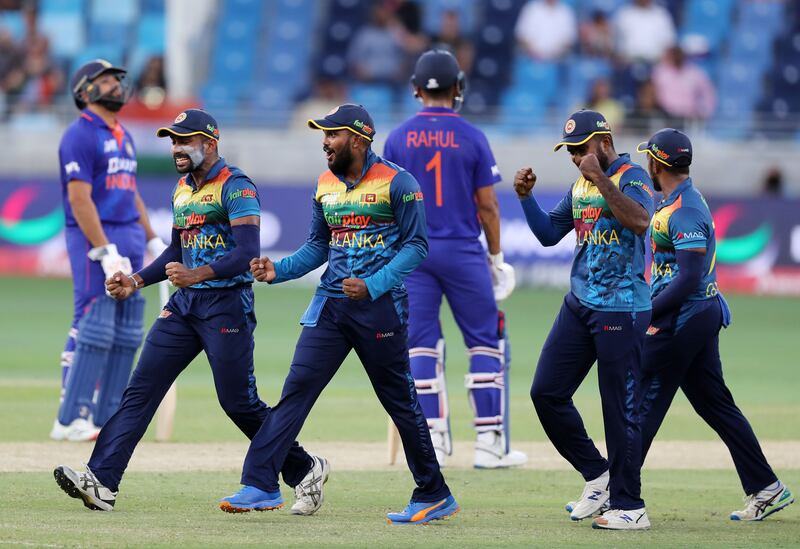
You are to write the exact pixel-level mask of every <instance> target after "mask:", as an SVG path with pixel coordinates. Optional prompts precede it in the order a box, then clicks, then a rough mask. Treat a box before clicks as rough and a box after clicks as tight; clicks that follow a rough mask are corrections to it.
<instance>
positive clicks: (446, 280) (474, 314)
mask: <svg viewBox="0 0 800 549" xmlns="http://www.w3.org/2000/svg"><path fill="white" fill-rule="evenodd" d="M406 288H407V289H408V303H409V307H408V346H409V347H410V349H411V373H412V375H413V376H414V379H415V380H417V382H418V383H419V384H420V385H418V387H419V388H420V389H421V390H422V388H423V387H425V386H426V385H430V384H431V382H432V381H433V380H437V379H438V378H439V377H441V375H440V373H439V372H438V371H437V368H441V367H443V365H444V364H443V362H444V361H443V360H442V358H443V357H439V356H437V352H436V347H437V342H438V341H439V340H440V339H441V338H442V327H441V323H440V322H439V312H440V309H441V306H442V297H446V298H447V303H448V304H449V305H450V309H451V310H452V312H453V317H454V318H455V321H456V324H458V327H459V329H460V330H461V334H462V335H463V337H464V343H465V344H466V346H467V352H468V354H469V374H468V376H467V380H468V383H467V385H468V387H470V401H471V403H472V405H473V408H474V412H475V421H474V426H475V428H476V429H477V430H478V431H486V430H504V429H507V428H508V421H507V417H506V415H507V410H506V409H505V403H504V394H503V391H505V390H507V387H505V380H506V378H507V374H506V372H505V367H506V366H508V364H507V363H506V360H505V357H504V356H503V352H502V351H501V350H500V349H499V340H500V339H503V337H504V335H501V334H498V313H497V303H496V302H495V300H494V292H493V290H492V280H491V275H490V273H489V265H488V262H487V260H486V251H485V250H484V249H483V246H482V245H481V243H480V241H478V239H477V238H474V239H441V238H440V239H436V238H432V239H430V240H429V243H428V256H427V257H426V258H425V261H423V262H422V263H421V264H420V266H419V267H417V269H416V270H414V271H413V272H412V273H411V274H409V275H408V277H406ZM435 383H436V384H437V385H443V383H442V384H440V383H438V382H435ZM501 387H502V389H501ZM421 392H422V393H423V394H420V395H419V399H420V404H421V405H422V410H423V412H424V413H425V417H426V418H428V419H429V420H432V422H431V424H430V425H431V427H432V428H434V430H437V429H436V428H435V425H436V420H444V421H449V418H448V417H447V416H448V413H447V410H448V404H447V402H446V398H447V397H446V391H445V389H444V387H442V386H439V387H438V391H421Z"/></svg>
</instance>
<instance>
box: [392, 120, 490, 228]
mask: <svg viewBox="0 0 800 549" xmlns="http://www.w3.org/2000/svg"><path fill="white" fill-rule="evenodd" d="M383 156H384V158H386V159H387V160H389V161H391V162H394V163H395V164H398V165H400V166H402V167H403V168H405V169H406V170H408V171H409V172H411V174H413V175H414V177H415V178H416V179H417V181H418V182H419V185H420V188H421V189H422V194H423V195H424V196H425V216H426V218H427V223H428V237H429V238H477V237H478V236H479V235H480V232H481V228H480V222H479V220H478V212H477V206H476V204H475V192H476V191H477V190H478V189H479V188H480V187H485V186H488V185H494V184H495V183H498V182H499V181H500V180H501V177H500V171H499V170H498V169H497V165H496V163H495V159H494V156H493V155H492V151H491V149H490V148H489V142H488V141H487V139H486V136H485V135H484V134H483V132H481V131H480V130H479V129H477V128H476V127H475V126H473V125H472V124H470V123H469V122H467V121H466V120H464V119H463V118H461V117H460V116H459V115H458V114H457V113H456V112H454V111H453V110H452V109H448V108H444V107H426V108H424V109H423V110H422V111H420V112H419V113H417V115H416V116H414V117H412V118H410V119H409V120H407V121H406V122H404V123H403V124H401V125H400V126H398V127H397V128H395V129H394V130H393V131H392V132H391V133H390V134H389V136H388V137H387V138H386V145H385V146H384V152H383Z"/></svg>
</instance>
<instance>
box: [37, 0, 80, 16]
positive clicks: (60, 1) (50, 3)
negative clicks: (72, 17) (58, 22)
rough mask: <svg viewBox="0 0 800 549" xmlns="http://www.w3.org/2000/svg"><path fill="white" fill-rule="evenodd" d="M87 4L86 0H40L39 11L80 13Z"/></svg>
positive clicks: (41, 12)
mask: <svg viewBox="0 0 800 549" xmlns="http://www.w3.org/2000/svg"><path fill="white" fill-rule="evenodd" d="M85 6H86V0H40V1H39V13H40V14H43V13H60V14H64V13H68V14H80V13H83V11H84V9H85Z"/></svg>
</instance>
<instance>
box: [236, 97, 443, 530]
mask: <svg viewBox="0 0 800 549" xmlns="http://www.w3.org/2000/svg"><path fill="white" fill-rule="evenodd" d="M308 124H309V127H311V128H318V129H321V130H323V131H324V137H323V140H322V149H323V151H324V152H325V154H326V156H327V160H328V168H329V169H328V170H326V171H325V172H324V173H323V174H322V175H320V177H319V180H318V182H317V188H316V191H315V194H314V198H313V201H312V220H311V228H310V232H309V236H308V240H307V241H306V243H305V244H304V245H303V246H302V247H301V248H300V249H299V250H297V251H296V252H295V253H294V254H292V255H290V256H289V257H286V258H284V259H282V260H280V261H278V262H275V263H273V262H272V261H271V260H270V259H269V258H266V257H265V258H261V259H254V260H253V262H252V264H251V269H252V271H253V273H254V274H255V276H256V279H257V280H259V281H262V282H269V283H272V284H276V283H279V282H284V281H287V280H292V279H295V278H298V277H301V276H303V275H305V274H306V273H308V272H310V271H312V270H314V269H316V268H317V267H320V266H321V265H323V264H324V263H325V262H327V263H328V267H327V269H326V270H325V273H324V274H323V275H322V280H321V282H320V285H319V287H318V289H317V291H316V294H315V295H314V297H313V298H312V299H311V303H310V305H309V306H308V309H307V310H306V312H305V313H304V314H303V317H302V318H301V320H300V324H301V325H302V326H303V330H302V332H301V333H300V339H299V340H298V342H297V347H296V349H295V354H294V358H293V360H292V365H291V368H290V370H289V375H288V376H287V378H286V381H285V383H284V386H283V393H282V394H281V399H280V401H279V402H278V404H277V405H276V406H275V407H274V408H273V409H272V413H271V414H270V415H269V416H268V417H267V419H266V421H264V425H263V426H262V427H261V430H260V431H259V432H258V434H257V435H256V437H255V438H254V439H253V441H252V442H251V443H250V449H249V450H248V451H247V457H246V458H245V461H244V470H243V472H242V484H243V485H244V487H243V488H242V489H241V490H240V491H239V492H237V493H236V494H234V495H232V496H228V497H226V498H224V499H223V500H222V502H221V504H220V507H221V508H222V509H223V510H224V511H228V512H237V511H248V510H250V509H272V508H275V507H278V506H280V504H281V502H282V501H283V500H282V497H281V493H280V491H279V489H278V473H279V472H280V465H281V463H282V462H283V458H284V456H285V455H286V452H287V450H288V449H289V447H290V445H291V444H292V441H293V440H294V437H295V436H297V434H298V433H299V432H300V429H301V428H302V427H303V423H304V422H305V419H306V417H307V416H308V414H309V412H310V411H311V407H312V406H313V405H314V402H315V401H316V400H317V398H318V397H319V395H320V393H321V392H322V390H323V389H324V388H325V386H326V385H327V384H328V382H329V381H330V380H331V378H333V376H334V374H335V373H336V371H337V370H338V369H339V366H341V364H342V362H343V361H344V359H345V357H346V356H347V355H348V353H349V352H350V351H351V350H352V349H355V351H356V353H357V354H358V357H359V358H360V359H361V362H362V364H363V365H364V369H365V370H366V371H367V375H368V376H369V379H370V381H371V382H372V386H373V388H374V389H375V393H376V394H377V396H378V399H379V400H380V402H381V404H382V405H383V407H384V408H385V409H386V411H387V412H388V413H389V415H390V416H391V417H392V419H393V420H394V423H395V425H396V426H397V429H398V430H399V432H400V438H401V439H402V441H403V448H404V450H405V455H406V461H407V463H408V466H409V469H411V473H412V474H413V476H414V481H415V482H416V484H417V488H416V489H415V490H414V493H413V495H412V497H411V501H410V503H409V504H408V506H407V507H406V508H405V510H404V511H403V512H401V513H389V515H388V519H389V521H390V522H393V523H426V522H429V521H431V520H436V519H443V518H446V517H448V516H450V515H452V514H454V513H456V512H457V511H458V509H459V507H458V504H457V503H456V500H455V499H454V498H453V496H452V495H451V494H450V489H449V488H448V487H447V484H446V483H445V481H444V477H443V476H442V473H441V471H440V469H439V464H438V463H437V462H436V457H435V454H434V451H433V445H432V444H431V438H430V435H429V433H428V428H427V424H426V422H425V416H424V415H423V413H422V409H421V408H420V405H419V402H418V400H417V394H416V391H415V390H414V380H413V378H412V377H411V372H410V371H409V362H408V361H409V359H408V342H407V331H406V314H407V312H406V311H407V304H406V291H405V287H404V286H403V279H404V278H405V277H406V276H407V275H408V273H410V272H411V271H412V270H414V268H415V267H417V265H419V263H420V262H421V261H422V260H423V259H424V258H425V255H426V253H427V250H428V241H427V237H426V235H425V210H424V209H423V205H422V193H421V192H420V190H419V185H418V184H417V182H416V181H415V180H414V177H413V176H412V175H411V174H409V173H408V172H406V171H405V170H403V169H402V168H400V167H398V166H397V165H395V164H392V163H390V162H387V161H385V160H383V159H381V158H380V157H379V156H378V155H376V154H375V153H374V152H372V150H371V148H370V144H371V143H372V140H373V138H374V136H375V127H374V125H373V123H372V118H371V117H370V115H369V113H367V111H366V110H365V109H364V107H362V106H361V105H352V104H345V105H340V106H339V107H337V108H336V109H334V110H333V111H331V112H330V113H328V115H327V116H325V117H324V118H322V119H319V120H309V121H308Z"/></svg>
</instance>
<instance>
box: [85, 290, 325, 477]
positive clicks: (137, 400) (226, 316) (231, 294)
mask: <svg viewBox="0 0 800 549" xmlns="http://www.w3.org/2000/svg"><path fill="white" fill-rule="evenodd" d="M255 327H256V317H255V314H254V312H253V291H252V289H251V288H249V287H246V288H242V287H239V288H230V289H214V290H195V289H191V288H183V289H180V290H178V291H177V292H175V293H174V294H173V295H172V297H171V298H170V300H169V303H168V304H167V306H166V307H165V308H164V309H163V310H162V311H161V314H160V315H159V317H158V319H157V320H156V321H155V323H154V324H153V326H152V328H151V329H150V333H148V334H147V339H146V340H145V343H144V346H143V348H142V353H141V356H140V357H139V363H138V364H137V366H136V369H135V370H134V372H133V375H132V376H131V380H130V382H129V383H128V387H127V388H126V389H125V393H124V394H123V396H122V403H121V404H120V407H119V410H117V412H116V413H115V414H114V415H113V416H111V418H110V419H109V420H108V421H107V422H106V424H105V426H104V427H103V429H102V430H101V431H100V436H98V438H97V442H96V443H95V446H94V451H93V452H92V457H91V459H90V460H89V464H88V465H89V467H90V468H91V470H92V471H93V472H94V474H95V475H96V476H97V478H98V480H100V482H102V483H103V485H104V486H106V487H107V488H109V489H110V490H117V487H118V486H119V482H120V480H121V479H122V474H123V473H124V472H125V469H126V468H127V466H128V462H129V461H130V458H131V455H132V454H133V450H134V449H135V448H136V445H137V444H138V443H139V441H140V440H141V438H142V436H144V433H145V431H146V430H147V426H148V425H149V424H150V421H151V420H152V419H153V415H154V414H155V413H156V410H157V409H158V405H159V404H160V403H161V400H162V399H163V398H164V395H165V394H166V392H167V390H168V389H169V387H170V385H172V382H173V381H175V379H176V378H177V377H178V374H180V373H181V372H182V371H183V370H184V368H186V366H188V365H189V363H190V362H191V361H192V360H194V358H195V357H196V356H197V355H198V354H200V351H203V350H204V351H205V352H206V356H207V357H208V362H209V364H210V365H211V370H212V372H213V374H214V385H215V387H216V390H217V397H218V399H219V403H220V405H221V406H222V409H223V410H225V413H226V414H227V415H228V417H230V418H231V420H232V421H233V422H234V423H235V424H236V426H237V427H238V428H239V429H240V430H241V431H242V432H243V433H244V434H245V436H247V438H250V439H252V438H253V437H254V436H255V434H256V433H257V432H258V429H259V428H260V427H261V424H262V423H263V422H264V420H265V419H266V418H267V417H268V416H269V413H270V408H269V406H267V405H266V404H264V402H263V401H261V399H260V398H259V397H258V391H257V390H256V378H255V375H254V373H253V348H254V341H253V330H254V329H255ZM287 446H288V447H289V448H287V449H290V450H291V451H289V452H287V459H286V464H285V465H284V464H283V463H281V466H282V473H283V478H284V481H285V482H286V483H287V484H289V485H290V486H296V485H297V484H299V483H300V481H301V480H302V479H303V477H304V476H305V475H306V473H308V471H309V470H310V469H311V466H312V464H313V461H312V460H311V457H310V456H309V455H308V454H307V453H306V452H305V450H303V448H302V447H301V446H300V445H298V444H297V443H296V442H293V443H291V442H290V444H289V445H287Z"/></svg>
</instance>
